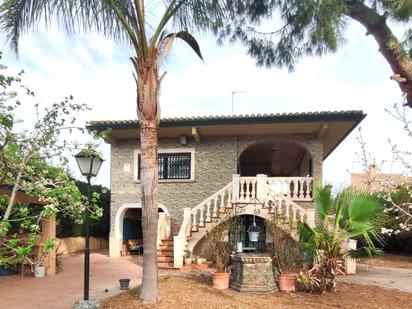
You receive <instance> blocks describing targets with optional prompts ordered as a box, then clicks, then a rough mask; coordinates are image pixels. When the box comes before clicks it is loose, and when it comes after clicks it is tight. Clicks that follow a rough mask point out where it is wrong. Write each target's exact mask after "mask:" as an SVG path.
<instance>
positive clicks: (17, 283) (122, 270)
mask: <svg viewBox="0 0 412 309" xmlns="http://www.w3.org/2000/svg"><path fill="white" fill-rule="evenodd" d="M83 259H84V258H83V255H73V256H69V257H64V258H62V262H63V271H62V272H60V273H58V274H57V275H54V276H49V277H45V278H33V277H24V278H21V277H20V276H19V275H17V276H5V277H0V291H1V293H0V308H5V309H6V308H7V309H20V308H22V309H23V308H25V309H26V308H30V309H49V308H53V309H63V308H64V309H67V308H71V307H72V305H73V303H74V302H75V301H76V300H79V299H82V298H83ZM141 259H142V257H141V256H126V257H122V258H118V259H109V258H108V256H107V254H104V253H92V254H91V255H90V298H96V299H99V300H101V299H104V298H106V297H109V296H112V295H115V294H118V293H119V292H120V289H119V279H121V278H130V279H131V281H130V286H131V287H134V286H137V285H139V284H140V283H141V277H142V267H141V265H142V264H141Z"/></svg>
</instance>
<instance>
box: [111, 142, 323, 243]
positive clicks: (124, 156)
mask: <svg viewBox="0 0 412 309" xmlns="http://www.w3.org/2000/svg"><path fill="white" fill-rule="evenodd" d="M276 141H288V142H295V143H297V144H299V145H300V146H302V147H303V148H305V149H306V150H307V151H308V152H309V153H310V154H311V156H312V162H313V177H314V179H315V181H321V178H322V162H323V144H322V141H321V140H319V139H317V138H316V137H314V136H309V135H280V136H273V135H272V136H271V135H262V136H226V137H202V140H201V143H200V144H198V143H196V142H195V141H194V140H192V139H190V140H189V144H188V145H187V146H181V145H180V144H179V141H178V139H160V140H159V150H161V149H175V148H178V149H181V150H182V151H184V150H185V149H187V148H194V149H195V171H194V180H191V181H189V180H188V181H185V182H161V181H160V182H159V203H160V204H162V205H164V206H165V207H166V208H167V211H168V212H169V214H170V215H171V218H172V235H176V234H177V233H178V231H179V228H180V224H181V222H182V217H183V208H185V207H190V208H192V207H194V206H196V205H197V204H199V203H200V202H202V201H203V200H204V199H206V198H207V197H209V196H210V195H211V194H213V193H215V192H216V191H218V190H219V189H221V188H222V187H224V186H225V185H226V184H228V183H229V182H230V181H231V179H232V175H233V174H236V173H237V160H238V157H239V156H240V154H241V153H242V151H243V150H245V149H246V148H248V147H249V146H252V145H254V144H257V143H264V142H276ZM138 149H139V144H138V141H137V140H118V141H117V142H116V143H115V144H113V145H112V147H111V193H112V195H111V199H112V200H111V237H112V236H113V235H114V231H115V226H114V225H115V216H116V213H117V211H118V209H119V208H120V207H121V206H122V205H124V204H125V203H137V204H140V196H141V193H140V183H139V182H138V181H137V180H136V179H135V171H136V169H137V162H136V150H138Z"/></svg>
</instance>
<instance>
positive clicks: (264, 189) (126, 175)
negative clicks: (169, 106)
mask: <svg viewBox="0 0 412 309" xmlns="http://www.w3.org/2000/svg"><path fill="white" fill-rule="evenodd" d="M364 117H365V114H363V113H362V112H361V111H343V112H316V113H293V114H270V115H251V116H221V117H218V116H212V117H187V118H168V119H162V120H161V121H160V125H159V132H158V136H159V142H158V144H159V151H158V153H159V157H158V160H159V161H158V162H159V241H160V240H162V239H169V240H168V242H169V243H170V244H172V243H173V244H174V248H173V249H171V253H170V254H169V255H167V254H166V255H165V256H164V257H163V259H162V260H159V261H162V263H159V266H171V267H181V265H182V259H183V255H184V252H185V249H186V248H187V247H189V248H191V249H193V250H194V252H195V253H196V252H202V253H203V252H204V247H205V246H206V245H205V241H204V239H205V234H206V231H207V230H209V229H210V228H211V227H212V226H213V224H214V222H215V221H216V220H213V219H214V218H218V217H221V216H224V214H225V213H226V210H227V209H233V207H238V208H239V209H241V212H240V213H241V215H242V216H243V217H244V222H245V224H244V225H245V229H246V228H247V226H248V225H249V224H250V222H251V220H252V219H251V218H252V216H253V215H255V216H257V217H258V218H259V220H257V222H258V223H259V224H263V223H262V222H263V220H264V219H265V218H267V216H269V215H270V213H271V212H272V211H274V208H276V207H278V208H282V211H283V212H284V213H285V214H286V215H287V216H290V217H292V218H293V219H296V220H305V221H307V222H308V223H309V224H312V225H313V224H315V214H314V210H313V207H312V206H313V199H312V190H313V185H314V183H316V182H321V181H322V164H323V161H324V160H325V159H326V158H327V157H328V156H329V155H330V154H331V153H332V152H333V151H334V150H335V148H336V147H337V146H338V145H339V144H340V143H341V142H342V141H343V140H344V139H345V137H346V136H347V135H348V134H349V133H350V132H351V131H352V130H353V129H354V128H355V127H356V126H357V125H358V124H359V123H360V122H361V121H362V119H363V118H364ZM88 128H89V129H90V130H97V131H102V130H107V129H110V133H109V135H108V138H107V142H109V143H110V144H111V167H110V168H111V192H112V195H111V231H110V256H111V257H118V256H120V254H121V251H122V250H123V246H124V243H125V238H136V239H138V238H141V236H142V235H141V226H140V222H141V221H140V219H141V199H140V195H141V192H140V184H139V178H140V173H139V166H140V145H139V137H140V135H139V125H138V121H137V120H123V121H115V120H111V121H92V122H89V124H88ZM336 164H337V166H338V164H339V163H338V162H336ZM242 235H244V236H243V239H241V241H243V242H245V245H247V246H249V244H247V242H248V239H247V233H243V234H242ZM171 237H173V242H172V241H171V240H170V239H171ZM264 237H265V235H264V233H262V235H261V236H260V238H259V241H258V242H257V243H255V244H254V245H255V246H256V250H260V249H261V248H262V247H263V246H264V242H265V239H264Z"/></svg>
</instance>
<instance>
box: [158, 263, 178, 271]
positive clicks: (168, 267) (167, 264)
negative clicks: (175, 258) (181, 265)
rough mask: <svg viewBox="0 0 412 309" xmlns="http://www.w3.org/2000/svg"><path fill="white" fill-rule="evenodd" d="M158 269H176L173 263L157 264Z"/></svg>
mask: <svg viewBox="0 0 412 309" xmlns="http://www.w3.org/2000/svg"><path fill="white" fill-rule="evenodd" d="M157 267H158V268H160V269H175V265H174V263H173V262H157Z"/></svg>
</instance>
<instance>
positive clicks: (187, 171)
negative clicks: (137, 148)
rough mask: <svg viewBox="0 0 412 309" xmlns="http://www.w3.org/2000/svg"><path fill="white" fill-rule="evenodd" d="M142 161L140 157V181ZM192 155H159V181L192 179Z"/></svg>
mask: <svg viewBox="0 0 412 309" xmlns="http://www.w3.org/2000/svg"><path fill="white" fill-rule="evenodd" d="M140 160H141V156H140V154H139V156H138V179H140ZM191 160H192V157H191V154H190V153H159V154H158V161H157V163H158V168H159V170H158V171H159V172H158V175H159V179H190V177H191Z"/></svg>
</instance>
